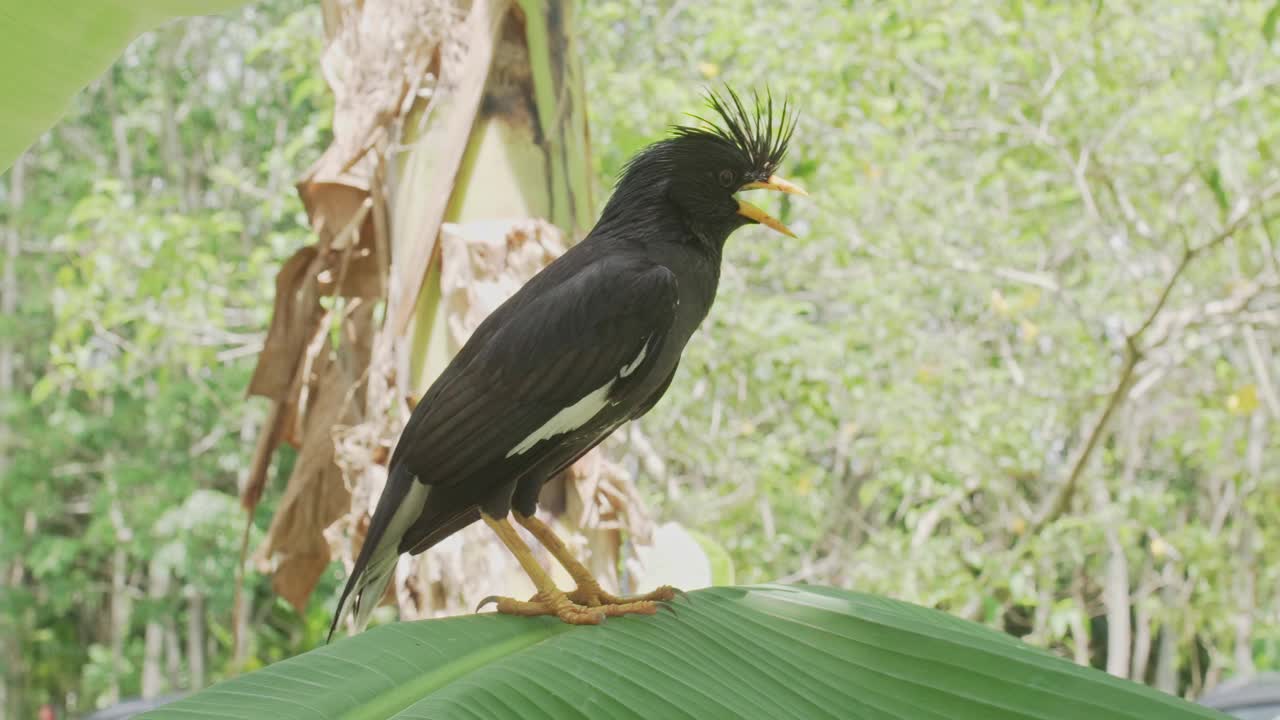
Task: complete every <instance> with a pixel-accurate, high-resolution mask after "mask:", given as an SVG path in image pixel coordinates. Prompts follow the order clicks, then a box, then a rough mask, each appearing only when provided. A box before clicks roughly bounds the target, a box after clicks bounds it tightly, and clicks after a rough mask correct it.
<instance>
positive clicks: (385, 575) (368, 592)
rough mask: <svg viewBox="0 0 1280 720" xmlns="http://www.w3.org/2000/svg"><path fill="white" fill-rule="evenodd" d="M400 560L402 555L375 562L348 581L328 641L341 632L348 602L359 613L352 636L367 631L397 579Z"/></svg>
mask: <svg viewBox="0 0 1280 720" xmlns="http://www.w3.org/2000/svg"><path fill="white" fill-rule="evenodd" d="M398 557H399V555H398V554H393V555H391V556H390V557H386V558H382V559H375V560H374V561H373V562H371V563H370V564H369V567H368V568H366V569H365V571H364V572H363V573H362V574H361V575H360V577H359V579H356V577H355V575H354V574H352V576H351V578H349V579H348V580H347V586H346V588H344V589H343V591H342V598H341V599H340V600H338V609H337V611H336V612H334V614H333V622H332V623H331V624H330V625H329V636H328V637H327V638H326V639H325V642H329V641H330V640H332V639H333V633H334V632H335V631H336V630H337V629H338V622H339V621H341V620H342V618H344V617H346V615H347V610H348V602H350V604H351V606H352V607H351V608H350V609H352V610H354V612H355V627H354V628H353V629H352V634H353V635H354V634H356V633H361V632H364V629H365V627H367V626H368V624H369V618H370V616H372V615H373V610H374V608H376V607H378V603H380V602H381V601H382V596H383V595H385V594H386V592H387V585H388V584H389V583H390V582H391V578H393V577H395V574H396V559H397V558H398Z"/></svg>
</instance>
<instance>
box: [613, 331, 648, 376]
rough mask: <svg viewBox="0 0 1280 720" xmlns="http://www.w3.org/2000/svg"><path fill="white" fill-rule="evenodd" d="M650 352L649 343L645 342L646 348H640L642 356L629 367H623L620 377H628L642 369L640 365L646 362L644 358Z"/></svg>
mask: <svg viewBox="0 0 1280 720" xmlns="http://www.w3.org/2000/svg"><path fill="white" fill-rule="evenodd" d="M648 352H649V341H648V340H645V341H644V347H642V348H640V354H639V355H637V356H636V359H635V360H632V361H631V363H630V364H629V365H623V366H622V370H620V371H619V372H618V377H626V376H628V375H630V374H631V373H633V372H635V371H636V368H638V367H640V363H642V362H644V356H645V355H646V354H647V353H648Z"/></svg>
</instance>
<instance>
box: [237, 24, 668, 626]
mask: <svg viewBox="0 0 1280 720" xmlns="http://www.w3.org/2000/svg"><path fill="white" fill-rule="evenodd" d="M323 8H324V17H325V32H326V36H327V41H328V42H327V48H326V51H325V55H324V58H323V61H322V66H323V68H324V72H325V77H326V80H327V81H328V82H329V84H330V86H331V88H332V89H333V91H334V94H335V100H336V103H335V111H334V121H333V128H334V141H333V144H332V145H331V146H330V147H329V148H328V150H327V151H326V152H325V154H324V155H323V156H322V157H321V158H320V160H319V161H318V162H317V163H316V164H315V165H314V166H313V167H312V168H311V169H310V170H309V171H308V172H307V174H306V175H305V177H304V178H303V179H302V181H301V182H299V184H298V191H299V193H300V195H301V196H302V199H303V201H304V203H305V205H306V207H307V210H308V213H309V216H310V219H311V222H312V225H313V227H314V228H315V230H316V234H317V236H318V240H317V242H316V244H315V245H312V246H309V247H307V248H303V249H302V250H300V251H299V252H298V253H297V254H296V255H295V256H294V257H293V258H292V259H290V260H289V261H288V262H287V263H286V264H285V266H284V267H283V268H282V269H281V271H280V274H279V275H278V277H277V298H276V309H275V317H274V318H273V320H272V327H271V331H270V333H269V335H268V339H267V343H266V346H265V347H264V350H263V353H262V356H261V357H260V359H259V365H258V368H257V371H256V372H255V376H254V379H253V382H252V385H251V388H250V391H251V392H252V393H255V394H259V395H263V396H265V397H268V398H270V399H271V400H272V410H271V416H270V422H269V423H268V425H267V427H265V428H264V430H263V433H262V436H261V439H260V442H259V446H258V452H257V453H256V454H255V461H254V466H253V468H252V469H251V472H250V481H249V483H248V485H247V486H246V488H245V489H244V492H243V495H242V499H243V501H244V504H245V507H246V508H247V509H249V510H252V509H253V508H254V507H255V506H256V504H257V501H258V499H259V497H260V496H261V493H262V491H263V488H264V486H265V478H266V473H267V467H268V464H269V461H270V458H271V455H272V451H273V450H274V448H275V447H276V446H277V445H278V444H279V443H281V442H289V443H292V444H294V445H296V446H297V447H298V448H299V456H298V460H297V462H296V464H295V468H294V471H293V475H292V477H291V478H290V481H289V484H288V486H287V488H286V490H285V494H284V497H283V498H282V499H281V503H280V508H279V510H278V511H277V514H276V516H275V517H274V518H273V520H272V526H271V529H270V531H269V532H268V537H267V540H266V542H265V544H264V546H263V547H262V548H260V550H259V552H258V561H259V564H260V567H261V568H263V569H264V570H266V571H269V572H272V573H273V580H274V585H275V587H276V589H277V591H278V592H280V593H281V594H282V595H283V596H284V597H285V598H286V599H288V600H289V601H291V602H292V603H293V604H294V605H296V606H298V607H299V608H301V607H302V606H303V605H305V603H306V602H307V600H308V598H309V596H310V593H311V591H312V589H313V588H314V586H315V584H316V582H317V580H318V578H319V576H320V574H321V573H322V572H324V570H325V569H326V567H327V565H328V563H329V561H330V558H331V557H332V556H336V557H339V558H341V559H343V560H344V562H345V563H346V565H347V567H348V568H349V567H350V563H351V559H352V557H353V556H354V554H355V553H356V552H358V550H359V545H360V539H361V538H362V537H363V533H364V531H365V528H366V527H367V523H368V517H369V514H370V513H371V511H372V508H373V507H374V505H375V504H376V502H377V497H378V495H379V493H380V492H381V487H382V484H383V483H384V482H385V467H384V465H385V462H386V459H387V457H388V455H389V453H390V450H391V448H392V446H393V445H394V443H395V441H396V438H397V437H398V434H399V431H400V428H401V427H402V426H403V423H404V421H405V420H406V419H407V415H408V411H409V409H410V406H411V405H412V403H413V398H417V397H420V396H421V394H422V393H423V392H424V391H425V390H426V388H427V387H428V386H429V385H430V383H431V382H432V381H433V380H434V379H435V378H436V377H437V376H438V375H439V373H440V372H441V371H442V370H443V368H444V367H445V365H446V364H447V363H448V361H449V358H451V357H452V356H453V354H454V353H455V352H457V350H458V349H459V347H460V346H461V344H462V343H463V342H465V340H466V338H467V336H468V335H469V334H470V332H471V331H472V330H473V329H474V328H475V326H476V325H477V324H478V323H479V322H480V321H481V320H482V319H483V318H484V317H485V316H486V315H487V314H488V313H489V312H490V311H491V310H493V308H495V307H496V306H497V305H498V304H500V303H501V302H502V301H503V300H505V299H506V298H507V297H509V296H510V294H511V293H513V292H514V291H515V290H516V289H517V288H518V287H519V286H520V285H521V284H523V282H524V281H526V280H527V279H528V278H529V277H531V276H532V275H533V274H534V273H536V272H537V271H538V270H539V269H541V268H542V267H544V266H545V265H546V264H547V263H548V262H550V261H551V260H553V259H554V258H555V257H557V256H558V255H559V254H560V253H561V252H563V250H564V249H565V247H566V246H567V245H568V244H571V243H573V242H575V241H577V240H579V239H581V237H582V235H583V234H584V233H585V232H586V230H587V229H588V228H589V223H590V218H591V217H592V198H591V184H590V180H589V178H590V158H589V155H588V135H587V124H586V108H585V98H584V95H583V85H582V81H581V75H580V71H579V66H578V64H577V61H576V56H575V53H574V52H573V48H572V44H571V42H570V37H569V32H568V23H569V19H570V15H569V13H570V10H571V5H570V3H568V2H562V1H560V0H522V1H521V2H512V1H511V0H475V2H472V3H462V2H457V3H454V2H445V1H441V0H437V1H436V2H417V1H413V0H364V1H363V2H361V1H359V0H326V1H325V2H324V3H323ZM326 296H332V297H334V301H333V302H329V303H322V302H321V298H323V297H326ZM620 476H621V470H620V469H619V468H618V467H617V466H616V465H615V464H613V463H610V462H609V461H608V460H607V459H605V458H603V457H601V456H600V453H595V454H593V455H591V456H588V458H584V460H583V461H582V462H581V463H579V464H578V465H577V466H575V467H574V468H572V469H571V470H570V471H567V472H566V473H564V474H563V477H561V478H557V479H556V480H555V481H553V482H552V483H549V484H548V489H547V495H546V497H547V498H548V499H550V500H551V502H549V503H544V505H550V506H551V507H552V508H553V509H554V510H556V511H557V512H556V513H554V514H555V515H558V518H556V519H557V520H558V522H559V524H560V525H561V526H562V528H563V529H566V530H568V531H569V532H570V533H572V534H576V535H577V537H578V542H579V544H580V549H582V550H584V551H585V554H586V555H587V556H588V557H589V560H590V562H591V564H592V565H594V566H595V569H596V570H597V571H598V572H600V574H601V576H602V578H603V579H604V580H605V581H606V583H607V584H611V585H613V586H614V589H617V582H616V568H617V567H618V564H619V560H620V557H619V554H620V551H621V548H622V542H621V531H622V529H626V530H628V531H630V534H631V536H632V538H633V539H635V540H637V541H638V542H639V543H641V544H643V542H644V541H645V540H646V536H647V533H648V523H647V520H646V519H645V515H644V513H643V509H642V506H641V504H640V502H639V500H638V499H637V498H636V496H635V493H634V492H633V491H630V490H629V489H630V487H631V485H630V483H629V482H627V478H625V477H620ZM619 488H622V490H619ZM601 526H607V527H608V528H609V529H600V528H601ZM459 535H460V537H459V538H455V539H451V540H450V541H447V542H445V543H442V544H441V545H440V546H438V547H437V548H436V549H434V550H433V551H432V552H431V553H429V557H427V558H425V559H424V558H419V559H415V560H408V559H404V560H402V563H401V567H400V572H399V575H398V582H397V583H396V584H395V590H396V597H397V599H398V602H399V605H400V609H401V616H402V617H406V618H409V617H421V616H425V615H431V614H441V613H455V612H459V611H461V610H463V609H469V608H470V607H473V606H474V604H475V602H476V601H477V600H479V599H480V598H481V597H483V596H485V595H488V594H492V593H494V592H500V593H509V594H517V595H518V594H521V593H527V592H532V588H531V587H529V586H528V584H527V582H528V581H527V580H525V579H524V577H523V575H522V574H521V573H519V572H518V566H517V565H516V563H515V562H514V561H513V560H512V559H510V558H509V557H508V556H507V554H506V553H505V551H502V549H501V546H500V545H499V544H498V543H497V542H496V539H494V538H492V537H490V536H489V534H488V533H487V532H485V531H484V530H483V529H482V528H481V527H475V528H470V529H468V530H466V531H464V532H462V533H460V534H459ZM464 568H465V569H466V572H464V571H463V569H464ZM563 579H564V578H562V580H563Z"/></svg>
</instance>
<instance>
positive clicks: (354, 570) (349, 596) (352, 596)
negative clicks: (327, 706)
mask: <svg viewBox="0 0 1280 720" xmlns="http://www.w3.org/2000/svg"><path fill="white" fill-rule="evenodd" d="M427 495H428V488H427V486H426V485H423V484H422V483H420V482H418V481H417V480H416V479H415V478H414V477H413V475H412V473H410V472H409V471H408V470H407V469H405V468H404V466H403V465H401V466H399V467H397V468H396V469H395V470H393V471H392V473H391V477H390V478H388V479H387V485H386V487H385V488H384V489H383V491H382V497H380V498H379V499H378V506H377V509H375V510H374V512H373V518H372V520H371V521H370V522H369V532H368V533H367V534H366V535H365V539H364V547H362V548H360V554H359V555H357V556H356V561H355V564H354V565H352V567H351V575H350V576H349V577H348V578H347V584H346V586H345V587H344V588H343V589H342V597H340V598H339V599H338V608H337V610H336V611H335V612H334V614H333V622H332V623H330V624H329V636H328V638H327V639H326V642H328V641H329V640H332V639H333V634H334V632H336V631H337V629H338V623H339V622H341V620H342V618H344V617H346V614H347V610H348V603H353V604H354V605H355V615H356V618H355V621H356V622H355V624H356V628H355V631H356V632H360V631H362V630H364V628H365V625H366V624H367V623H368V622H369V616H370V615H372V614H373V609H374V608H376V607H377V606H378V603H379V602H381V600H382V595H383V593H385V592H386V590H387V584H388V583H390V582H391V578H392V577H394V576H395V571H396V560H397V559H399V557H400V542H401V539H402V538H403V536H404V534H405V531H406V530H408V529H409V527H410V526H411V525H412V524H413V521H414V520H416V519H417V518H418V516H419V515H421V514H422V510H423V507H424V506H425V504H426V499H427Z"/></svg>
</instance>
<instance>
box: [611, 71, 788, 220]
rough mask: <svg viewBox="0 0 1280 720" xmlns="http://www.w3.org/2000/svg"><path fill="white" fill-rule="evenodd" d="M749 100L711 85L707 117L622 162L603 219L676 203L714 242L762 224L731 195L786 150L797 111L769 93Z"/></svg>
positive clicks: (753, 182) (768, 171)
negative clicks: (750, 224)
mask: <svg viewBox="0 0 1280 720" xmlns="http://www.w3.org/2000/svg"><path fill="white" fill-rule="evenodd" d="M751 99H752V101H753V102H752V103H751V105H750V106H748V105H747V104H746V103H744V102H743V100H742V98H741V97H739V96H738V94H737V93H735V92H734V91H733V90H731V89H729V88H725V90H724V93H723V94H721V93H716V92H714V91H709V92H708V93H707V106H708V107H709V108H710V109H711V113H709V114H708V117H703V116H698V115H694V116H692V117H693V118H694V119H695V120H697V121H698V122H697V124H691V125H676V126H674V127H672V129H671V134H670V135H669V136H668V137H667V138H665V139H663V140H659V141H658V142H656V143H654V144H652V145H650V146H648V147H647V148H645V149H644V150H641V151H640V152H639V153H638V154H637V155H636V156H635V157H633V158H632V159H631V160H630V161H629V162H628V163H627V164H626V166H625V167H624V168H623V171H622V175H621V177H620V179H619V181H618V185H617V187H616V188H615V190H614V193H613V197H611V198H610V199H609V203H608V205H606V206H605V212H604V215H603V217H602V218H601V220H602V222H605V223H606V224H608V223H612V222H613V221H614V220H621V219H622V218H623V217H624V216H628V215H633V214H634V216H635V217H637V218H639V217H645V218H653V217H656V216H657V213H660V212H662V211H663V210H662V208H664V207H671V206H674V209H675V210H676V213H675V215H676V216H678V217H679V218H680V219H681V221H682V222H683V224H684V225H685V226H686V227H687V228H689V229H691V230H692V231H693V234H694V235H695V236H698V237H703V238H709V239H712V242H711V243H710V244H713V245H715V244H719V243H723V241H724V238H726V237H728V234H729V233H730V232H732V231H733V230H734V229H735V228H738V227H741V226H742V225H743V224H746V223H748V222H765V221H764V220H758V219H757V218H755V217H754V214H752V213H748V214H746V215H744V214H743V213H742V212H741V210H742V207H743V205H742V203H741V202H739V201H738V200H737V199H735V198H734V193H737V192H738V191H740V190H743V189H750V188H758V187H763V186H768V183H769V182H770V181H771V179H773V176H774V172H775V171H776V170H777V168H778V165H779V164H780V163H781V162H782V158H783V156H784V155H786V153H787V145H788V143H789V142H790V140H791V133H792V131H794V130H795V117H794V115H793V114H792V113H791V111H790V109H789V107H788V105H787V103H786V102H785V101H784V102H783V103H782V105H781V106H780V107H779V108H778V109H777V110H778V112H776V113H775V107H774V102H773V98H772V96H770V95H769V94H768V93H766V94H765V95H764V97H763V98H762V97H761V96H760V95H758V94H753V95H752V98H751ZM774 189H782V188H779V187H774ZM784 192H786V190H784ZM637 221H638V220H637ZM769 221H770V222H772V218H769ZM787 232H789V231H787Z"/></svg>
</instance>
